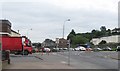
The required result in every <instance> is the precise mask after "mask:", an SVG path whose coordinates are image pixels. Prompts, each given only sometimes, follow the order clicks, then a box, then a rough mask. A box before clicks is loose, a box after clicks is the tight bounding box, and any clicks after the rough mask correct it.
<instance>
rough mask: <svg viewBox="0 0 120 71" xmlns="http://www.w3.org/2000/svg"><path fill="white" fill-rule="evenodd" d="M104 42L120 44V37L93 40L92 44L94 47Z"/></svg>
mask: <svg viewBox="0 0 120 71" xmlns="http://www.w3.org/2000/svg"><path fill="white" fill-rule="evenodd" d="M102 40H104V41H106V43H120V35H112V36H107V37H101V38H93V39H92V40H91V41H90V42H92V43H93V44H94V45H98V44H99V43H100V42H101V41H102Z"/></svg>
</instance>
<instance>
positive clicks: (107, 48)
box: [103, 46, 112, 51]
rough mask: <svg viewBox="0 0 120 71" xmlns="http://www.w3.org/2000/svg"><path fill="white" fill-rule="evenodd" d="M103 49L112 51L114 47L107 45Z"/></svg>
mask: <svg viewBox="0 0 120 71" xmlns="http://www.w3.org/2000/svg"><path fill="white" fill-rule="evenodd" d="M103 50H104V51H112V48H110V47H108V46H107V47H104V48H103Z"/></svg>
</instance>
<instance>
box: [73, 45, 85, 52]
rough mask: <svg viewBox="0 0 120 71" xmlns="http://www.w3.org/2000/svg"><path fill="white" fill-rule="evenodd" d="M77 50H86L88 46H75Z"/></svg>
mask: <svg viewBox="0 0 120 71" xmlns="http://www.w3.org/2000/svg"><path fill="white" fill-rule="evenodd" d="M75 51H86V48H85V47H83V46H78V47H77V48H75Z"/></svg>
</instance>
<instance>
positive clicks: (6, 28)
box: [0, 20, 21, 37]
mask: <svg viewBox="0 0 120 71" xmlns="http://www.w3.org/2000/svg"><path fill="white" fill-rule="evenodd" d="M11 25H12V24H11V22H10V21H9V20H0V35H1V36H11V37H13V36H14V37H20V36H21V35H20V34H19V33H18V32H16V31H14V30H12V29H11Z"/></svg>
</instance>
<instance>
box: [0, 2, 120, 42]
mask: <svg viewBox="0 0 120 71" xmlns="http://www.w3.org/2000/svg"><path fill="white" fill-rule="evenodd" d="M118 2H119V0H28V1H27V0H26V1H25V0H11V1H10V0H9V1H7V0H4V1H1V3H0V5H1V8H0V9H1V10H0V12H2V13H1V14H2V16H1V19H8V20H9V21H10V22H11V23H12V29H13V30H15V31H17V30H20V33H21V35H27V36H29V38H31V40H32V42H42V41H44V39H46V38H50V39H53V40H55V38H60V37H62V31H63V24H64V21H65V20H67V19H70V21H69V22H68V21H66V22H65V37H66V36H67V35H68V34H69V32H70V31H71V29H74V30H75V32H76V33H85V32H91V30H92V29H97V30H99V28H100V27H101V26H106V28H110V29H113V28H115V27H118ZM31 28H32V30H30V29H31Z"/></svg>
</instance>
